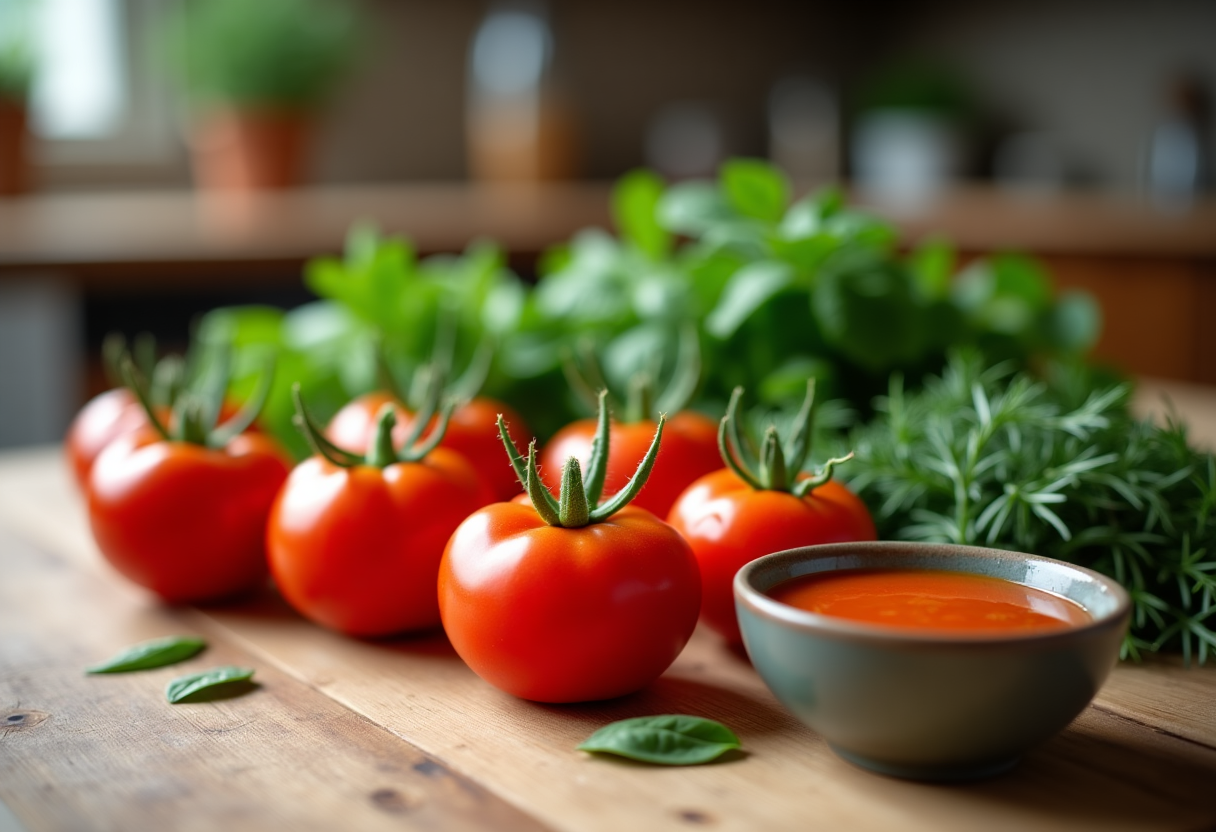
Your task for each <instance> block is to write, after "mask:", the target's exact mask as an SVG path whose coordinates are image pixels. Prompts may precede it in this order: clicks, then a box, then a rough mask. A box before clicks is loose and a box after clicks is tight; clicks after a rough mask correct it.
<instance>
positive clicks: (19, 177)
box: [0, 3, 34, 195]
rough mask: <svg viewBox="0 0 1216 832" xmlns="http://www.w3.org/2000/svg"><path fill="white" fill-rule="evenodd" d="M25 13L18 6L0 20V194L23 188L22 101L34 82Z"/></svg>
mask: <svg viewBox="0 0 1216 832" xmlns="http://www.w3.org/2000/svg"><path fill="white" fill-rule="evenodd" d="M27 12H28V9H27V7H26V4H24V3H18V4H16V5H15V7H13V8H10V10H9V11H8V14H7V15H6V16H3V17H0V195H7V194H19V193H21V192H22V191H24V190H25V188H26V185H27V180H26V171H27V168H28V165H27V160H26V101H27V100H28V98H29V92H30V87H31V85H32V83H33V79H34V55H33V48H32V45H31V41H30V38H29V27H28V25H27V23H28V17H27Z"/></svg>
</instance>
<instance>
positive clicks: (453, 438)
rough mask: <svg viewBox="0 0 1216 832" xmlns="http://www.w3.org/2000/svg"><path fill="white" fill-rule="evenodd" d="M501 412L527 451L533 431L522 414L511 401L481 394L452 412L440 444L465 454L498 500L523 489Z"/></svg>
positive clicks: (518, 447) (518, 443) (510, 431)
mask: <svg viewBox="0 0 1216 832" xmlns="http://www.w3.org/2000/svg"><path fill="white" fill-rule="evenodd" d="M500 413H501V414H502V418H503V421H505V422H506V423H507V433H508V434H509V435H510V436H511V441H512V442H514V443H515V448H516V450H518V451H519V452H520V453H521V454H525V455H526V454H527V451H528V443H529V442H531V441H532V432H531V430H529V429H528V426H527V425H526V424H524V420H523V417H522V416H520V415H519V413H517V412H516V411H515V409H514V408H513V407H511V406H510V405H508V404H505V403H503V402H500V401H498V400H496V399H490V398H485V397H482V396H478V397H477V398H475V399H473V400H471V401H470V402H468V403H467V404H465V405H462V406H461V407H458V408H456V410H454V411H453V412H452V418H451V419H450V420H449V421H448V430H447V433H445V434H444V436H443V441H442V442H440V443H439V447H441V448H451V449H452V450H453V451H456V452H457V453H459V454H461V455H463V456H464V458H465V459H467V460H469V461H470V462H472V463H473V465H474V466H475V467H476V468H477V471H478V473H479V474H480V475H481V477H482V479H483V480H485V482H486V484H487V485H488V486H489V487H490V490H491V491H493V492H494V498H495V499H496V500H509V499H511V498H512V497H514V496H515V495H516V494H521V493H523V486H522V485H520V484H519V478H518V477H516V476H515V469H514V468H512V467H511V460H510V459H509V458H508V457H507V452H506V451H505V450H504V449H503V447H502V438H501V437H500V436H499V435H498V415H499V414H500Z"/></svg>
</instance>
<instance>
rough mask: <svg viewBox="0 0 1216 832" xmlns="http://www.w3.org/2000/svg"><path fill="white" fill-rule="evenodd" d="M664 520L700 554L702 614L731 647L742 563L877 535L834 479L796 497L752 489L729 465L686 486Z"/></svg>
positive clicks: (861, 508)
mask: <svg viewBox="0 0 1216 832" xmlns="http://www.w3.org/2000/svg"><path fill="white" fill-rule="evenodd" d="M667 522H669V523H670V524H671V525H672V526H673V527H675V529H676V531H678V532H679V533H680V534H681V535H683V537H684V539H685V540H687V541H688V543H689V545H690V546H692V550H693V552H694V554H696V557H697V564H698V565H699V566H700V570H701V599H702V600H701V618H702V619H703V620H704V621H705V622H706V623H707V624H709V625H710V626H711V627H713V628H714V629H715V630H717V631H718V632H719V633H721V634H722V636H723V637H724V638H725V639H726V640H727V641H728V642H731V643H733V644H737V643H739V642H740V641H741V636H740V634H739V622H738V620H737V619H736V617H735V598H734V590H733V588H732V584H733V582H734V579H735V573H736V572H738V571H739V569H741V568H742V567H743V566H744V565H745V564H747V563H749V562H751V561H753V560H755V559H756V558H758V557H761V556H763V555H767V554H769V553H771V552H780V551H782V550H784V549H793V548H795V547H797V546H813V545H815V544H818V543H841V542H845V541H850V540H875V539H877V533H876V531H875V529H874V521H873V520H872V519H871V518H870V513H869V511H868V510H867V509H866V506H865V504H864V503H863V502H862V501H861V499H860V498H858V497H857V495H855V494H854V493H853V492H851V491H849V489H848V488H846V487H845V486H843V485H841V484H840V483H838V482H836V481H835V480H829V481H828V482H826V483H824V484H823V485H820V486H818V487H816V488H814V489H813V490H811V491H810V492H809V493H807V494H806V495H805V496H803V497H796V496H794V495H793V494H791V493H789V492H788V491H767V490H763V489H761V490H757V489H754V488H752V487H751V486H750V485H748V484H747V483H745V482H744V481H743V480H741V479H740V478H739V477H738V476H737V475H736V474H735V473H734V472H733V471H730V470H728V469H725V468H723V469H720V470H718V471H715V472H714V473H712V474H707V475H705V476H704V477H701V478H700V479H698V480H697V481H696V482H694V483H693V484H692V485H691V486H689V487H688V490H687V491H685V492H684V493H683V494H682V495H681V496H680V499H679V500H677V501H676V504H675V505H674V506H673V507H672V509H671V514H670V515H669V516H668V518H667Z"/></svg>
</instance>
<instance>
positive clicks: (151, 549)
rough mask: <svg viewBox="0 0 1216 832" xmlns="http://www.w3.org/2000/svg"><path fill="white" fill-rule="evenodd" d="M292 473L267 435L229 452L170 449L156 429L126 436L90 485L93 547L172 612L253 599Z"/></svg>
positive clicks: (176, 445)
mask: <svg viewBox="0 0 1216 832" xmlns="http://www.w3.org/2000/svg"><path fill="white" fill-rule="evenodd" d="M289 468H290V463H289V462H288V458H287V456H286V454H285V452H284V451H283V450H282V449H281V448H280V447H279V446H278V444H277V443H276V442H274V440H272V439H270V438H269V437H267V436H265V435H263V434H253V433H246V434H241V435H240V436H237V437H236V438H235V439H233V440H232V441H231V442H230V443H229V444H228V446H227V447H226V448H224V449H222V450H215V449H210V448H204V447H202V446H201V445H193V444H190V443H187V442H165V441H163V440H160V439H159V438H158V437H157V435H156V434H155V433H153V432H152V430H151V429H150V428H144V429H142V430H140V431H137V432H135V433H130V434H127V435H126V436H120V437H118V438H117V439H115V440H114V441H113V442H111V443H110V445H109V446H108V447H107V448H106V449H105V450H104V451H103V452H102V453H101V455H100V456H98V458H97V462H96V464H95V465H94V466H93V471H92V473H91V474H90V476H89V486H88V488H87V490H86V491H87V496H88V511H89V524H90V526H91V527H92V530H93V537H94V539H95V540H96V541H97V546H98V548H99V549H100V550H101V553H102V555H104V556H105V558H106V560H108V561H109V562H110V563H111V564H112V565H113V566H114V567H115V568H116V569H117V570H118V571H119V572H121V573H122V574H123V575H125V576H126V577H127V578H129V579H130V580H132V581H134V582H135V583H137V584H139V585H141V586H144V587H146V588H148V589H150V590H152V591H153V592H155V593H156V594H157V595H159V596H160V597H161V598H163V599H164V600H165V601H168V602H170V603H186V602H195V601H208V600H214V599H218V598H223V597H226V596H230V595H236V594H239V593H242V592H247V591H249V590H253V589H256V588H257V587H258V586H260V585H261V584H262V583H263V582H264V581H265V578H266V555H265V550H264V544H263V541H264V537H265V528H266V517H267V515H268V514H269V512H270V506H271V503H272V502H273V501H274V497H275V494H276V493H277V492H278V490H279V486H280V485H281V484H282V483H283V480H284V479H286V477H287V472H288V470H289Z"/></svg>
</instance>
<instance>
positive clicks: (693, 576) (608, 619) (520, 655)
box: [439, 438, 701, 702]
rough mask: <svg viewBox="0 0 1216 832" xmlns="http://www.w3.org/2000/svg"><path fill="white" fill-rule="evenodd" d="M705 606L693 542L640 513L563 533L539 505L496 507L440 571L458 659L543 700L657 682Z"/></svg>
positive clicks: (594, 695) (465, 526)
mask: <svg viewBox="0 0 1216 832" xmlns="http://www.w3.org/2000/svg"><path fill="white" fill-rule="evenodd" d="M664 442H666V438H664ZM700 603H701V590H700V578H699V577H698V574H697V564H696V561H695V560H694V558H693V555H692V552H691V551H690V550H689V548H688V544H687V543H685V542H684V541H683V540H682V539H681V538H680V536H679V535H678V534H676V533H675V531H674V530H673V529H672V528H671V527H670V526H668V525H667V524H666V523H664V522H662V521H661V520H658V519H657V518H655V517H654V515H652V514H650V513H649V512H647V511H642V510H639V509H635V508H633V507H632V506H626V507H625V508H623V509H621V510H620V511H619V512H617V513H616V514H614V515H612V516H611V517H610V518H608V519H607V520H604V521H602V522H599V523H593V524H591V525H588V526H584V527H582V528H577V529H564V528H559V527H556V526H547V525H545V523H544V521H543V520H541V519H540V517H539V516H538V515H537V513H536V511H535V509H533V508H532V507H531V506H530V505H523V504H521V503H517V502H510V503H496V504H494V505H492V506H487V507H486V508H483V509H481V510H480V511H478V512H476V513H474V514H473V515H471V516H470V517H469V518H468V519H467V520H465V521H464V523H462V524H461V525H460V528H458V529H457V530H456V533H455V534H453V535H452V539H451V540H450V541H449V542H448V546H447V551H446V552H445V553H444V556H443V563H442V564H441V565H440V567H439V611H440V613H441V614H442V616H443V626H444V629H445V630H446V631H447V634H448V637H449V638H450V639H451V641H452V646H453V647H455V648H456V652H457V653H459V654H460V657H461V658H462V659H464V660H465V662H466V663H467V664H468V665H469V667H471V668H472V669H473V671H474V672H476V673H477V675H478V676H480V677H481V678H483V679H485V680H486V681H487V682H489V683H490V684H492V685H494V686H495V687H498V688H500V689H502V690H504V691H506V692H508V693H511V694H514V695H515V696H519V697H522V698H524V699H532V700H535V701H539V702H583V701H590V700H596V699H609V698H611V697H615V696H622V695H624V694H627V693H632V692H633V691H636V690H638V689H640V688H642V687H644V686H645V685H647V684H649V683H650V682H652V681H653V680H654V679H655V678H657V677H658V676H659V674H661V673H662V672H663V671H664V670H666V669H667V667H668V666H670V664H671V663H672V662H673V661H674V660H675V658H676V656H677V655H679V653H680V650H681V649H683V647H684V645H685V643H686V642H687V641H688V638H689V636H690V635H691V634H692V631H693V627H695V626H696V620H697V610H698V609H699V608H700Z"/></svg>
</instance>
